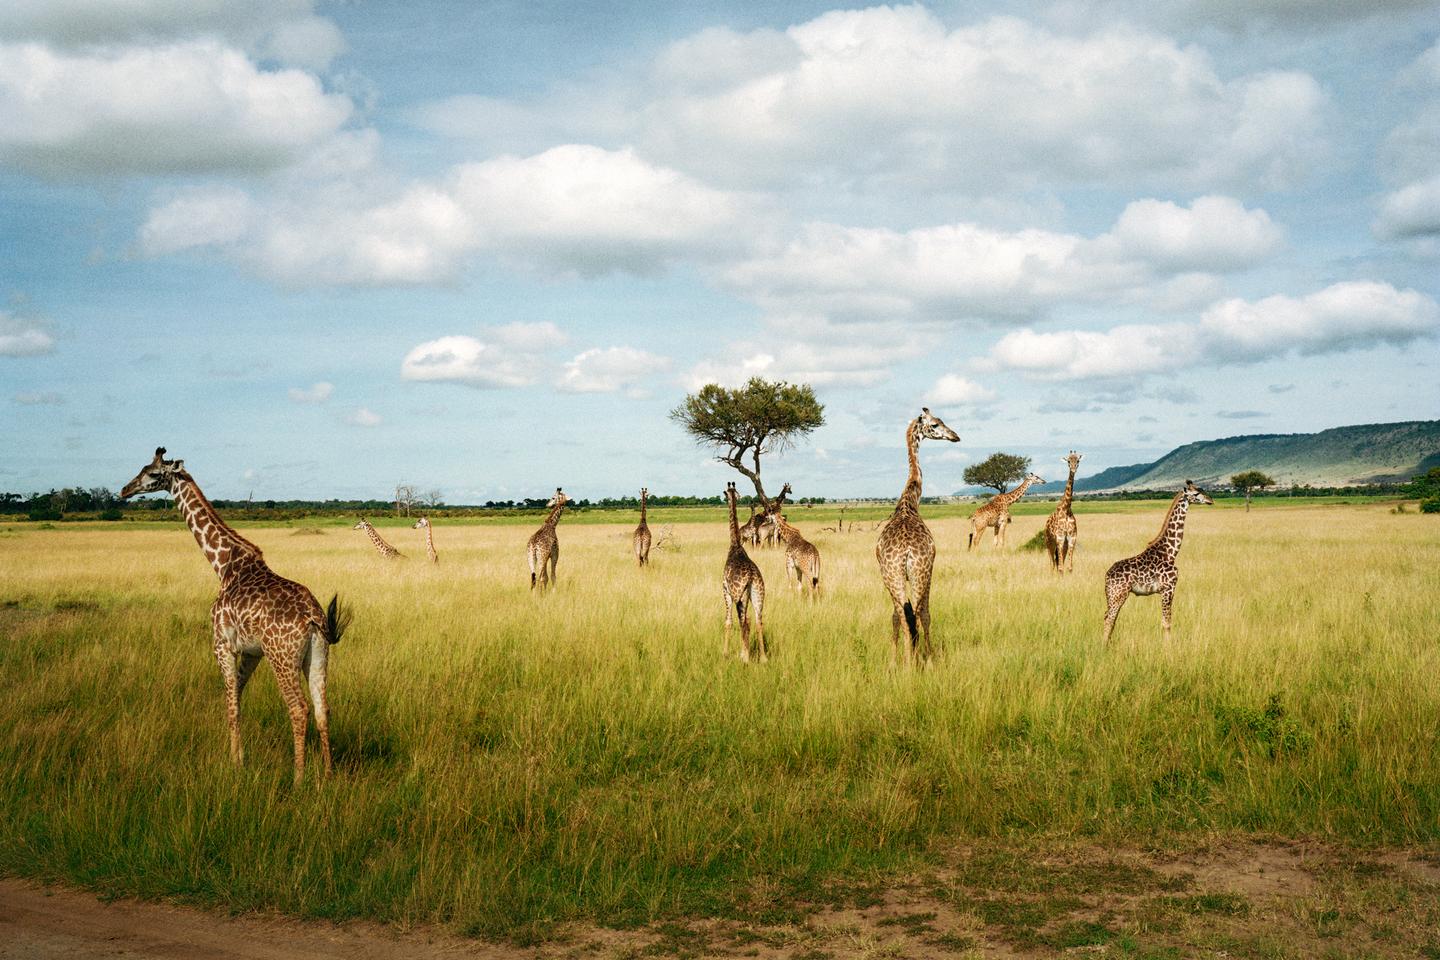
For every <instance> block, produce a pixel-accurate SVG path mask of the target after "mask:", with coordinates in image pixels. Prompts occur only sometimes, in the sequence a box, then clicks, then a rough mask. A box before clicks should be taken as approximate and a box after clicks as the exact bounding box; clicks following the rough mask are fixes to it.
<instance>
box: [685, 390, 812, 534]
mask: <svg viewBox="0 0 1440 960" xmlns="http://www.w3.org/2000/svg"><path fill="white" fill-rule="evenodd" d="M670 418H671V419H672V420H674V421H676V422H677V423H679V424H680V425H681V426H682V427H684V428H685V431H686V432H687V433H689V434H690V435H691V436H693V437H694V438H695V440H696V442H698V443H700V444H703V445H708V446H713V447H715V448H717V449H719V450H721V451H723V452H722V453H720V454H719V455H718V456H716V458H715V459H716V460H719V461H720V462H721V463H726V464H729V465H730V466H732V467H734V468H735V469H736V470H738V471H740V473H742V474H744V475H745V476H747V477H749V478H750V482H751V483H753V484H754V485H755V493H756V495H757V496H759V498H760V502H761V503H763V504H764V505H765V507H766V509H767V510H768V509H769V507H770V498H769V497H767V496H766V495H765V487H764V486H763V485H762V484H761V482H760V458H761V457H762V456H765V455H768V454H771V453H778V452H780V451H782V450H786V449H788V448H790V447H792V446H794V445H795V443H796V442H797V441H798V440H799V439H800V438H802V437H804V436H806V435H808V434H810V433H811V432H813V431H814V430H815V429H817V428H818V427H820V426H821V425H822V424H824V423H825V407H824V406H823V405H822V404H821V403H820V401H819V400H816V399H815V389H814V388H813V387H811V386H810V385H809V384H804V383H802V384H794V383H786V382H785V381H783V380H780V381H775V382H772V381H769V380H764V379H761V378H760V377H751V378H750V382H749V383H747V384H745V386H743V387H739V388H737V389H734V390H731V389H727V388H725V387H722V386H720V385H719V384H718V383H707V384H706V385H705V386H703V387H701V388H700V389H699V390H698V391H696V392H695V393H692V394H689V395H688V396H686V397H685V401H684V402H683V403H681V404H680V406H678V407H676V408H675V409H674V410H672V411H670ZM747 458H748V460H749V462H748V463H747V462H746V460H747Z"/></svg>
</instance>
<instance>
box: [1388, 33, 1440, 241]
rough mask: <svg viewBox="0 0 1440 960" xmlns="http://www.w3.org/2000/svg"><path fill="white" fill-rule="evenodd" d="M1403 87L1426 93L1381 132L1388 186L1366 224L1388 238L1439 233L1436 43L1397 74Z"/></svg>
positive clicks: (1439, 59) (1439, 65) (1439, 70)
mask: <svg viewBox="0 0 1440 960" xmlns="http://www.w3.org/2000/svg"><path fill="white" fill-rule="evenodd" d="M1401 81H1402V83H1404V84H1405V85H1408V86H1413V87H1417V88H1419V89H1420V90H1422V91H1423V92H1425V93H1426V94H1427V100H1426V102H1425V104H1424V105H1423V106H1422V107H1421V108H1420V110H1419V111H1418V112H1417V113H1416V114H1415V115H1414V116H1412V117H1410V118H1408V119H1407V120H1406V121H1405V122H1403V123H1401V124H1399V125H1398V126H1396V127H1395V129H1393V130H1391V131H1390V133H1389V134H1388V135H1387V136H1386V138H1385V142H1384V143H1383V144H1382V145H1381V149H1380V167H1381V172H1382V174H1383V175H1384V176H1385V178H1386V180H1387V181H1388V183H1389V184H1390V185H1391V186H1392V187H1394V189H1392V190H1391V191H1390V192H1389V193H1387V194H1386V195H1385V196H1384V197H1382V198H1381V200H1380V210H1379V213H1378V214H1377V216H1376V218H1375V221H1374V223H1373V224H1372V225H1371V226H1372V229H1373V230H1374V232H1375V234H1376V235H1377V236H1380V237H1384V238H1388V239H1394V240H1409V239H1415V238H1424V237H1433V236H1437V235H1440V101H1437V100H1436V98H1435V96H1434V94H1435V93H1437V92H1440V41H1437V42H1436V43H1435V45H1434V46H1432V47H1431V48H1430V49H1429V50H1427V51H1425V53H1423V54H1421V55H1420V56H1419V57H1418V58H1417V59H1416V60H1415V61H1414V62H1413V63H1411V64H1410V66H1409V67H1407V68H1406V69H1405V70H1404V71H1402V73H1401Z"/></svg>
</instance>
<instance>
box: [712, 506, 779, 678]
mask: <svg viewBox="0 0 1440 960" xmlns="http://www.w3.org/2000/svg"><path fill="white" fill-rule="evenodd" d="M738 497H739V495H738V494H737V493H736V492H735V484H734V483H733V482H731V483H728V484H726V485H725V499H726V500H727V501H728V502H729V504H730V553H729V554H728V555H727V556H726V557H725V574H724V576H723V577H721V579H720V589H721V591H722V592H723V593H724V595H725V638H724V640H723V642H722V643H721V646H720V654H721V656H726V657H728V656H729V655H730V615H731V613H732V612H733V613H734V614H735V616H737V617H738V618H739V619H740V659H741V660H744V661H745V662H746V663H749V662H750V614H749V611H747V610H746V609H745V601H746V600H749V601H750V606H751V607H753V608H754V609H755V635H756V638H757V639H758V640H759V642H760V662H761V663H764V662H765V661H767V660H769V659H770V650H769V648H768V647H766V646H765V578H764V577H762V576H761V575H760V568H759V567H757V566H756V565H755V561H754V560H751V559H750V555H749V554H748V553H746V552H745V547H744V546H743V545H742V544H741V543H740V524H739V523H737V522H736V520H735V501H736V500H737V499H738Z"/></svg>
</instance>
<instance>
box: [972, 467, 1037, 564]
mask: <svg viewBox="0 0 1440 960" xmlns="http://www.w3.org/2000/svg"><path fill="white" fill-rule="evenodd" d="M1044 482H1045V480H1044V478H1043V477H1039V476H1036V475H1035V474H1033V473H1027V474H1025V480H1024V481H1023V482H1022V483H1021V484H1020V486H1018V487H1016V488H1015V489H1014V490H1007V491H1005V492H1004V493H997V494H995V496H993V497H991V498H990V499H989V500H987V501H985V503H984V504H983V505H981V507H980V509H978V510H976V511H975V512H974V513H972V514H970V540H969V545H968V546H967V547H966V550H967V551H969V550H974V549H975V548H976V547H978V546H979V545H980V531H982V530H984V529H985V528H986V527H994V528H995V546H996V547H997V548H998V547H1003V546H1005V528H1006V527H1007V526H1008V525H1009V524H1010V504H1012V503H1014V502H1015V501H1016V500H1019V499H1020V498H1021V497H1023V496H1025V491H1026V490H1029V489H1030V485H1031V484H1032V483H1044Z"/></svg>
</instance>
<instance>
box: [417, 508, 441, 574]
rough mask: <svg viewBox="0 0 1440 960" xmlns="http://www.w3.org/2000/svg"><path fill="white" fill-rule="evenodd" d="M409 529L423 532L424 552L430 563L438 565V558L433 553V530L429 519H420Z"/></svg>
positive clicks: (437, 555)
mask: <svg viewBox="0 0 1440 960" xmlns="http://www.w3.org/2000/svg"><path fill="white" fill-rule="evenodd" d="M411 529H412V530H424V531H425V552H426V553H427V554H429V555H430V562H431V563H439V562H440V556H439V554H437V553H436V552H435V529H434V528H433V527H431V526H430V518H429V517H421V518H420V519H419V520H416V521H415V526H413V527H412V528H411Z"/></svg>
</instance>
